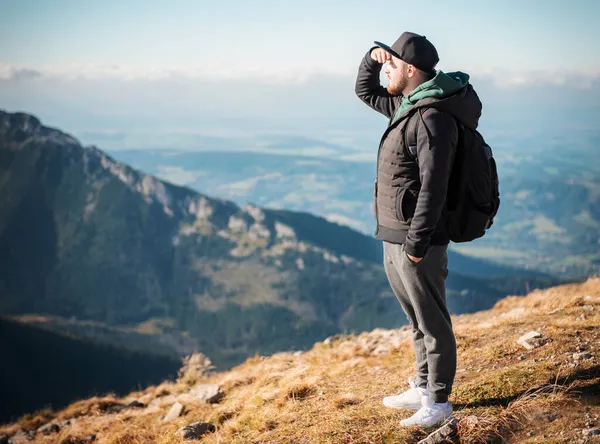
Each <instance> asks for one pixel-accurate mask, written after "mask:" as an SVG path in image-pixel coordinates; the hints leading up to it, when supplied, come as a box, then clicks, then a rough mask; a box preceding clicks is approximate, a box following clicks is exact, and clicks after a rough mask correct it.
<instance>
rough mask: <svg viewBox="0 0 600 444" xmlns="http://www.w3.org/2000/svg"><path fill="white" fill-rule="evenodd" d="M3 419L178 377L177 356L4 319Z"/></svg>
mask: <svg viewBox="0 0 600 444" xmlns="http://www.w3.org/2000/svg"><path fill="white" fill-rule="evenodd" d="M0 338H2V340H1V341H0V357H1V359H2V365H0V399H2V400H3V402H1V403H0V422H7V421H9V420H15V419H16V418H17V417H18V416H20V415H22V414H24V413H28V412H32V411H35V410H39V409H42V408H46V407H51V408H53V409H60V408H63V407H64V406H65V405H67V404H69V403H71V402H73V401H75V400H77V399H80V398H84V397H90V396H94V395H104V394H107V393H116V394H121V395H123V394H125V393H128V392H129V391H131V390H135V389H137V388H139V387H146V386H147V385H149V384H156V383H158V382H160V381H162V380H165V379H173V378H174V377H175V376H177V370H178V369H179V367H180V366H181V360H180V359H177V358H175V357H173V356H172V355H159V354H154V353H151V352H150V351H145V352H140V351H132V350H128V349H126V348H122V347H118V346H116V345H113V344H107V343H105V342H99V341H89V340H88V341H83V340H80V339H77V338H73V337H69V336H66V335H61V334H57V333H54V332H50V331H47V330H45V329H42V328H37V327H33V326H29V325H25V324H22V323H19V322H16V321H13V320H8V319H3V318H0Z"/></svg>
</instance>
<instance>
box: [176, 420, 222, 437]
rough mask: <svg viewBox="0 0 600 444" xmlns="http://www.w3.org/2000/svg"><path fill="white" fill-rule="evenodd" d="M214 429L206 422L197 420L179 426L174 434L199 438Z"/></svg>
mask: <svg viewBox="0 0 600 444" xmlns="http://www.w3.org/2000/svg"><path fill="white" fill-rule="evenodd" d="M214 431H215V426H214V425H212V424H210V423H208V422H202V421H198V422H195V423H193V424H190V425H187V426H185V427H182V428H180V429H179V430H177V431H176V432H175V435H179V436H181V437H182V438H183V439H200V438H202V437H203V436H204V435H206V434H207V433H211V432H214Z"/></svg>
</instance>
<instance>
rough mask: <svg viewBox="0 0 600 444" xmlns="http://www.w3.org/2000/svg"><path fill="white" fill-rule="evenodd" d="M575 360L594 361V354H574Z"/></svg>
mask: <svg viewBox="0 0 600 444" xmlns="http://www.w3.org/2000/svg"><path fill="white" fill-rule="evenodd" d="M573 359H575V360H576V361H579V360H581V359H592V354H591V353H590V352H580V353H573Z"/></svg>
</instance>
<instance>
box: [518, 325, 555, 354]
mask: <svg viewBox="0 0 600 444" xmlns="http://www.w3.org/2000/svg"><path fill="white" fill-rule="evenodd" d="M551 340H552V339H550V338H548V337H547V336H544V335H543V334H541V333H540V332H537V331H535V330H532V331H530V332H529V333H525V334H524V335H523V336H521V337H520V338H519V339H517V344H519V345H522V346H523V347H525V348H526V349H527V350H533V349H534V348H537V347H541V346H542V345H544V344H546V343H548V342H550V341H551Z"/></svg>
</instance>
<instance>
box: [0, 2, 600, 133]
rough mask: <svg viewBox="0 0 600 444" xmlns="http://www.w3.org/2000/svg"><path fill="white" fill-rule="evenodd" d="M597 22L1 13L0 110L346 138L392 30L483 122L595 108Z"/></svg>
mask: <svg viewBox="0 0 600 444" xmlns="http://www.w3.org/2000/svg"><path fill="white" fill-rule="evenodd" d="M597 17H600V2H596V1H592V0H589V1H584V0H579V1H577V0H574V1H552V0H547V1H541V0H520V1H514V0H503V1H460V0H457V1H439V0H438V1H435V0H429V1H427V2H416V1H414V0H413V1H398V0H396V1H394V2H392V1H372V2H366V1H361V2H358V1H353V0H347V1H326V0H321V1H314V0H305V1H303V2H298V1H294V2H290V1H283V0H281V1H260V0H257V1H254V2H245V1H244V2H242V1H228V2H216V1H210V2H208V1H177V0H172V1H169V2H164V1H160V2H159V1H148V0H145V1H142V0H132V1H125V0H122V1H102V2H92V1H79V0H77V1H76V0H69V1H67V0H55V1H46V0H38V1H33V0H0V42H2V43H1V44H0V108H5V109H9V110H16V109H19V110H25V111H29V112H33V113H36V114H38V115H39V116H40V117H41V118H42V120H44V121H50V123H52V124H55V125H57V126H62V127H65V128H66V129H69V128H71V129H72V130H73V131H75V132H77V131H79V132H83V131H87V132H88V133H89V132H93V131H105V132H107V131H108V132H110V131H149V130H150V129H154V130H156V129H158V128H160V129H161V130H163V131H182V132H190V131H204V132H206V131H208V130H209V129H210V130H213V131H217V132H218V131H227V128H228V127H230V126H231V123H232V122H237V123H240V125H241V126H243V127H244V128H246V129H247V130H249V129H253V130H255V131H273V130H278V131H290V130H293V129H294V128H300V127H302V128H303V129H302V131H304V132H310V131H311V129H313V128H316V127H317V126H319V125H320V126H322V127H331V128H333V130H334V131H338V132H339V131H344V128H345V125H346V126H348V127H349V128H353V129H354V130H356V127H357V124H356V123H348V121H349V120H350V119H360V121H361V124H362V123H363V121H364V123H365V125H364V126H365V128H366V127H370V126H371V124H372V122H375V120H374V117H372V116H371V115H370V114H369V115H368V117H367V113H368V111H367V110H366V109H365V107H364V105H362V104H361V103H360V102H359V101H357V100H356V98H355V97H354V94H353V82H354V75H355V73H356V68H357V66H358V63H359V62H360V59H361V58H362V56H363V55H364V54H365V52H366V50H367V49H368V48H369V47H370V46H371V45H372V42H373V40H381V41H384V42H389V43H390V44H391V43H393V41H394V40H395V39H396V38H397V37H398V36H399V35H400V33H401V32H403V31H405V30H411V31H414V32H419V33H422V34H425V35H427V36H428V38H429V39H430V40H431V41H432V42H433V43H434V44H435V45H436V47H437V48H438V52H439V53H440V63H439V65H438V67H439V68H441V69H442V70H445V71H450V70H464V71H467V72H469V73H470V74H472V82H473V84H474V85H476V86H477V88H478V91H481V94H480V95H482V96H483V98H484V99H485V100H484V112H485V110H486V109H487V110H488V111H489V112H491V115H493V113H494V112H495V107H496V106H497V105H498V107H499V106H500V104H501V103H503V104H504V107H505V108H507V109H508V108H514V106H515V104H516V103H518V102H519V101H524V102H530V101H538V100H539V101H541V102H542V106H543V102H544V101H548V100H554V101H555V103H561V106H562V107H578V106H581V104H582V103H585V105H586V106H593V105H596V106H597V103H598V99H599V98H600V93H599V91H600V51H598V49H597V48H598V42H600V27H598V26H597V24H596V20H597ZM555 92H556V94H555ZM549 93H550V94H549ZM549 97H553V98H554V99H551V98H549ZM486 105H487V108H486ZM358 126H360V125H358ZM377 130H379V128H377ZM299 131H300V130H299Z"/></svg>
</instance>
